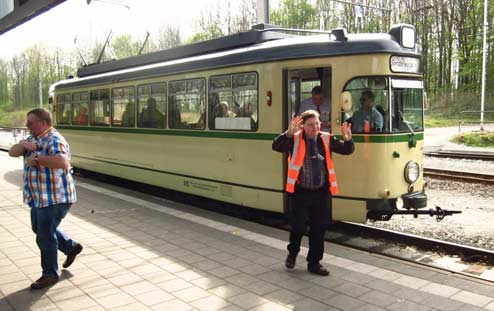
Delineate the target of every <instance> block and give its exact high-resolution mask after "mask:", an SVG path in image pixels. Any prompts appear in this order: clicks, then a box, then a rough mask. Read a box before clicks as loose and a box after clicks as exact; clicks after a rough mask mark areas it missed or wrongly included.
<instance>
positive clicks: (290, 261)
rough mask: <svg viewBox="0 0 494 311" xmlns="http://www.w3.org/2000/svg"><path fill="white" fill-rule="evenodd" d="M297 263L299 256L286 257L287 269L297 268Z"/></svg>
mask: <svg viewBox="0 0 494 311" xmlns="http://www.w3.org/2000/svg"><path fill="white" fill-rule="evenodd" d="M296 262H297V255H290V254H288V256H286V260H285V267H286V268H287V269H293V268H294V267H295V263H296Z"/></svg>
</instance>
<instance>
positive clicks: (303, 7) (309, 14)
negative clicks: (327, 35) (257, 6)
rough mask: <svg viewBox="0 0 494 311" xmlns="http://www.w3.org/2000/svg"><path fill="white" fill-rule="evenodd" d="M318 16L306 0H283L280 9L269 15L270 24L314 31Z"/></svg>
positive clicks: (317, 24)
mask: <svg viewBox="0 0 494 311" xmlns="http://www.w3.org/2000/svg"><path fill="white" fill-rule="evenodd" d="M318 19H319V15H318V13H317V11H316V8H315V7H313V6H312V5H311V4H310V2H309V1H308V0H283V2H282V5H281V8H279V9H274V10H272V11H271V13H270V20H271V21H272V23H274V24H276V25H279V26H281V27H286V28H298V29H314V28H318V27H319V20H318Z"/></svg>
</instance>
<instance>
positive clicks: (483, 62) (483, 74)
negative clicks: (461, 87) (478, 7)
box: [480, 0, 489, 131]
mask: <svg viewBox="0 0 494 311" xmlns="http://www.w3.org/2000/svg"><path fill="white" fill-rule="evenodd" d="M488 26H489V24H488V23H487V0H484V44H483V51H482V95H481V96H482V98H481V99H480V130H481V131H483V130H484V105H485V76H486V73H485V67H486V59H487V28H488Z"/></svg>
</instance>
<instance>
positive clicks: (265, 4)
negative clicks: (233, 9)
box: [257, 0, 269, 24]
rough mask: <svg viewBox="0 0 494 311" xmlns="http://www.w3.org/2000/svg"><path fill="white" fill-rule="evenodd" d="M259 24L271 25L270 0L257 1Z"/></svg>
mask: <svg viewBox="0 0 494 311" xmlns="http://www.w3.org/2000/svg"><path fill="white" fill-rule="evenodd" d="M257 22H258V23H264V24H269V0H257Z"/></svg>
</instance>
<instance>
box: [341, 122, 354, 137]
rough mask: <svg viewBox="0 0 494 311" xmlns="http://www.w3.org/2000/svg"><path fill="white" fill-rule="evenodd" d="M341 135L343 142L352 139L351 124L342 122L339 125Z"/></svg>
mask: <svg viewBox="0 0 494 311" xmlns="http://www.w3.org/2000/svg"><path fill="white" fill-rule="evenodd" d="M341 134H342V135H343V140H344V141H350V140H351V139H352V124H351V123H348V122H344V123H343V124H342V125H341Z"/></svg>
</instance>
